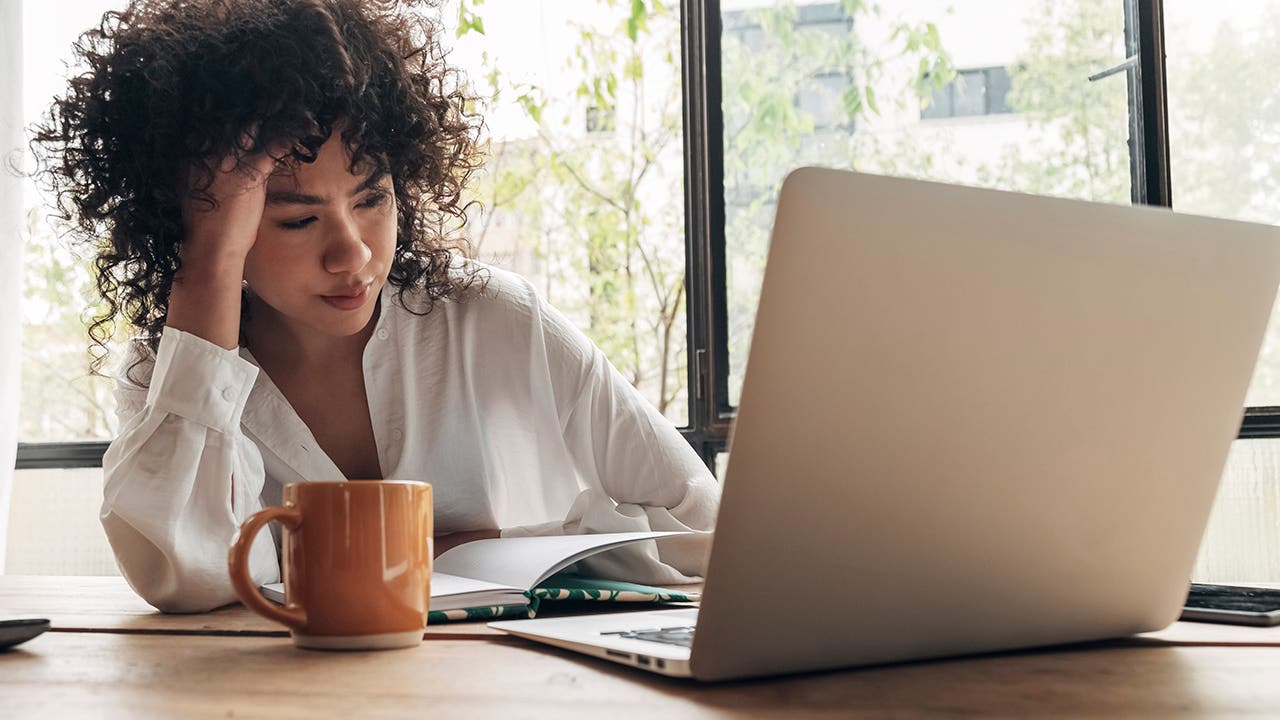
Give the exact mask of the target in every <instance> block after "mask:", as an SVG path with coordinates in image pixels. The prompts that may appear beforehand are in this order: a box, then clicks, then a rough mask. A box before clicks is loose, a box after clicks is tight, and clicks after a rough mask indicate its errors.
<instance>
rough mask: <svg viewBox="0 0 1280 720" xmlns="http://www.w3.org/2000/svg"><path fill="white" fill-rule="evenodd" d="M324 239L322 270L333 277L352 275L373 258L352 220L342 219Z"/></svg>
mask: <svg viewBox="0 0 1280 720" xmlns="http://www.w3.org/2000/svg"><path fill="white" fill-rule="evenodd" d="M332 228H333V230H332V233H331V234H330V235H329V237H328V238H326V245H325V251H324V258H323V263H324V269H325V270H327V271H328V272H330V273H333V274H335V275H341V274H344V273H354V272H358V271H359V270H361V269H363V268H364V266H365V265H367V264H369V260H371V259H372V258H373V251H371V250H370V249H369V246H368V245H366V244H365V242H364V239H363V238H362V237H360V230H359V228H358V227H357V226H356V224H355V222H354V221H353V220H352V218H343V219H342V221H341V222H338V223H335V224H334V225H333V226H332Z"/></svg>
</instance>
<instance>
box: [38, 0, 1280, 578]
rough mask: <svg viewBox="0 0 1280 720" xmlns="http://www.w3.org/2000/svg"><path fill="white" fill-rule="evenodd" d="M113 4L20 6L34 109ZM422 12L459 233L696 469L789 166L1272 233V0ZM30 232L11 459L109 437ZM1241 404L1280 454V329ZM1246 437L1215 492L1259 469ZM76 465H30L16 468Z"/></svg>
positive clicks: (719, 425) (723, 431) (718, 415)
mask: <svg viewBox="0 0 1280 720" xmlns="http://www.w3.org/2000/svg"><path fill="white" fill-rule="evenodd" d="M112 4H113V3H112V2H110V1H109V0H103V1H102V2H91V1H90V0H81V2H78V3H75V4H71V3H67V4H59V5H58V6H57V8H56V12H55V10H54V9H50V8H49V7H45V6H44V5H42V4H39V3H35V2H34V1H33V0H28V1H27V2H26V3H25V5H24V8H25V11H26V19H25V23H26V28H27V30H26V32H27V37H28V40H29V42H28V43H27V52H28V55H27V63H26V66H27V72H28V78H27V92H26V107H27V108H28V114H29V116H30V115H31V113H33V112H37V111H39V110H40V109H42V108H43V107H44V105H45V104H46V103H47V99H48V96H49V95H50V94H51V93H52V92H53V90H54V89H56V87H57V85H56V83H54V82H52V79H56V78H55V77H54V76H55V75H56V74H57V72H56V71H57V70H58V68H59V67H60V66H59V64H58V62H57V58H60V57H64V56H65V55H66V53H65V52H64V48H66V47H67V45H68V44H69V42H70V40H71V38H72V37H73V36H74V35H75V34H76V32H78V31H79V30H80V29H81V28H83V27H87V26H88V25H89V24H90V23H91V22H92V20H93V19H94V18H95V17H96V16H97V15H98V14H100V12H101V11H102V10H103V9H104V8H106V7H110V6H111V5H112ZM441 12H443V13H444V18H445V22H446V25H447V26H449V27H450V28H452V29H453V30H456V31H459V32H458V37H457V38H456V41H451V42H453V44H454V46H455V47H454V56H453V58H454V61H455V62H457V63H459V64H461V65H463V66H464V67H465V68H467V69H468V71H469V73H470V77H471V79H472V82H473V84H474V87H475V89H476V91H477V92H478V93H479V94H480V95H482V96H484V98H485V112H486V117H487V120H488V123H489V127H490V134H491V140H492V145H491V153H490V162H489V163H488V165H487V167H486V169H485V171H484V173H483V174H482V176H481V177H480V178H479V182H478V183H477V185H476V186H475V191H476V199H478V200H480V201H481V202H482V203H483V204H484V206H485V210H484V212H483V213H482V214H479V215H477V216H475V217H473V223H472V225H471V228H470V231H471V233H472V240H473V242H474V244H475V246H476V247H477V249H478V251H479V254H480V256H481V257H482V258H483V259H486V260H490V261H493V262H496V263H498V264H501V265H503V266H505V267H509V268H511V269H514V270H516V271H517V272H521V273H522V274H524V275H526V276H527V277H530V278H531V279H532V280H534V282H535V284H536V285H537V287H538V288H539V289H540V291H541V292H543V293H544V294H545V295H546V297H547V298H548V299H549V300H550V301H551V302H553V303H555V304H556V305H557V306H560V307H561V308H562V309H564V310H565V311H566V312H567V313H568V314H569V315H570V316H571V317H572V318H573V319H574V320H575V321H576V322H577V323H578V324H580V325H581V326H582V327H583V328H584V329H585V330H587V332H588V333H589V334H590V335H591V337H592V338H593V339H594V340H595V341H596V342H597V343H598V344H600V345H601V347H602V348H603V349H604V350H605V352H606V353H608V354H609V356H610V357H611V358H612V359H613V361H614V362H615V364H617V365H618V367H619V369H620V370H622V371H623V373H624V375H626V376H627V377H628V378H629V379H631V380H632V381H633V382H634V383H635V384H636V385H637V387H639V388H640V389H641V390H642V391H643V392H644V393H645V395H646V396H647V397H649V398H650V400H652V401H653V402H654V403H655V404H656V405H658V406H659V407H660V408H662V410H663V412H665V413H666V414H667V416H668V417H669V418H671V419H672V420H673V421H674V422H676V423H677V424H680V425H682V426H683V428H684V433H685V435H686V437H687V438H688V439H689V441H690V442H691V443H693V444H694V446H695V447H696V448H697V449H698V450H699V452H701V453H702V456H703V457H704V458H705V459H706V460H707V461H708V463H709V464H710V465H713V466H719V467H723V462H722V461H723V459H724V451H725V449H726V445H727V439H728V436H729V429H730V424H731V421H732V418H733V413H734V409H735V406H736V404H737V400H738V393H739V390H740V387H741V381H742V370H743V364H744V361H745V359H746V356H747V352H748V350H749V341H750V335H751V329H752V322H753V317H754V312H755V304H756V297H757V294H758V288H759V283H760V280H761V277H762V272H763V266H764V258H765V253H766V251H767V245H768V237H769V231H770V229H771V222H772V215H773V210H774V203H775V200H776V193H777V188H778V185H779V183H780V182H781V179H782V178H783V176H784V175H785V173H786V171H788V170H789V169H791V168H793V167H795V166H798V165H803V164H816V165H827V166H835V167H844V168H854V169H859V170H865V171H873V172H879V173H886V174H896V175H904V176H912V177H921V178H929V179H937V180H943V181H953V182H962V183H968V184H978V185H985V186H989V187H996V188H1003V189H1014V190H1020V191H1025V192H1032V193H1041V194H1049V195H1058V196H1064V197H1074V198H1082V199H1090V200H1096V201H1105V202H1117V203H1130V202H1146V203H1154V204H1173V206H1174V207H1176V208H1180V209H1185V210H1189V211H1193V212H1203V213H1210V214H1217V215H1223V216H1227V217H1234V218H1241V219H1252V220H1264V221H1268V222H1278V221H1280V205H1276V201H1275V198H1277V197H1280V192H1277V191H1276V188H1273V187H1272V185H1274V184H1275V183H1276V182H1277V180H1276V178H1280V168H1278V167H1276V162H1280V161H1276V160H1273V158H1280V147H1276V140H1275V137H1277V136H1280V134H1278V133H1276V132H1275V130H1276V125H1277V123H1280V116H1278V115H1276V112H1273V110H1274V108H1277V107H1280V103H1277V102H1274V101H1273V100H1274V99H1275V98H1274V97H1273V96H1274V95H1275V94H1276V92H1277V91H1276V90H1275V89H1274V88H1273V87H1272V86H1271V84H1268V76H1267V74H1266V73H1258V72H1246V71H1244V70H1242V68H1245V69H1247V68H1258V67H1271V66H1272V65H1273V64H1274V63H1271V62H1269V61H1270V60H1271V59H1272V55H1273V54H1275V53H1276V52H1277V51H1276V50H1275V48H1277V47H1280V43H1277V42H1276V41H1277V40H1278V39H1280V37H1276V35H1277V33H1278V32H1280V30H1277V28H1280V22H1277V21H1278V20H1280V14H1277V13H1280V11H1277V10H1275V9H1274V8H1272V7H1271V6H1270V5H1268V4H1267V3H1260V2H1249V3H1218V4H1205V3H1196V2H1192V0H1163V2H1162V1H1161V0H1065V1H1063V0H1032V1H1030V2H1026V3H1010V2H1006V1H1004V0H971V1H970V2H966V3H946V2H942V0H904V1H902V2H895V3H878V4H877V3H865V2H859V1H857V0H839V1H835V0H782V1H781V2H779V1H776V0H703V1H697V0H684V1H683V2H680V3H675V2H670V0H667V1H666V2H657V1H655V0H645V1H643V2H634V3H625V2H619V1H618V0H539V1H532V2H529V1H520V0H484V2H482V3H481V2H477V1H476V0H452V1H451V2H449V3H446V4H445V5H444V6H443V8H442V10H441ZM460 18H467V19H470V20H475V19H479V20H481V21H482V22H470V21H469V22H465V23H464V22H458V19H460ZM1162 18H1163V21H1162ZM1166 47H1167V48H1168V52H1167V58H1168V59H1167V71H1166V67H1165V63H1162V62H1161V60H1160V59H1161V58H1163V57H1164V56H1165V48H1166ZM704 69H705V72H704ZM41 73H48V75H49V77H48V78H45V79H41V77H40V74H41ZM1166 93H1167V97H1168V101H1167V106H1168V108H1167V110H1168V111H1167V115H1166V113H1165V110H1164V108H1165V95H1166ZM943 119H962V121H957V122H952V121H940V120H943ZM1171 180H1172V184H1171ZM1171 187H1172V191H1171ZM29 206H30V207H32V208H36V207H39V206H38V204H37V203H36V202H35V200H34V199H32V200H31V201H30V204H29ZM39 213H40V211H34V214H33V215H32V218H31V223H32V225H31V227H30V228H29V234H30V238H31V239H32V240H33V242H31V243H30V244H29V248H30V250H29V253H30V255H29V257H28V268H27V276H26V277H27V287H28V291H27V299H28V303H27V307H28V309H27V312H28V313H30V315H29V317H28V320H27V325H26V328H27V335H26V343H27V355H26V358H28V360H29V362H30V367H29V368H27V367H24V372H25V373H27V374H26V375H25V378H24V390H25V396H26V399H24V405H23V432H24V436H23V440H26V441H39V442H54V441H61V442H70V441H79V440H86V439H92V438H96V439H105V438H107V437H109V436H110V434H111V432H112V431H113V429H114V428H113V427H112V426H111V422H112V420H111V417H110V413H109V410H110V399H109V388H107V387H105V386H102V385H98V386H95V385H92V384H91V383H89V381H87V380H82V379H77V377H78V376H77V375H76V373H82V371H83V366H84V360H85V358H84V357H83V355H82V353H83V348H84V342H83V340H82V337H81V335H80V329H79V326H78V325H77V324H76V323H77V321H78V317H79V314H80V313H81V312H82V311H83V309H84V303H85V302H87V300H85V299H84V298H86V297H87V295H85V294H84V293H85V291H86V290H87V288H86V287H85V285H84V280H83V279H77V278H84V277H87V274H86V273H87V269H86V267H85V260H84V259H82V258H75V257H74V256H72V255H70V254H68V253H67V252H66V251H65V250H64V249H63V248H62V247H61V246H60V245H59V243H58V241H57V240H56V236H55V235H54V234H53V232H52V231H51V230H49V229H47V228H45V227H43V226H41V225H40V223H41V222H42V216H41V215H40V214H39ZM686 279H687V282H686ZM68 297H72V298H74V300H72V301H71V302H68V301H67V298H68ZM1248 402H1249V404H1250V405H1251V406H1253V407H1251V408H1250V409H1249V410H1248V411H1247V415H1246V419H1245V423H1244V426H1243V428H1242V437H1272V438H1280V325H1277V326H1275V327H1273V328H1272V331H1271V332H1270V333H1269V336H1268V340H1267V344H1266V347H1265V348H1264V355H1263V362H1262V363H1261V365H1260V366H1259V369H1258V373H1257V376H1256V377H1255V380H1254V383H1253V386H1252V388H1251V390H1250V394H1249V400H1248ZM1250 442H1253V441H1247V440H1242V441H1240V443H1238V445H1239V446H1240V447H1242V448H1251V450H1250V451H1249V452H1245V451H1243V450H1241V451H1238V452H1237V454H1236V455H1233V461H1232V463H1233V464H1232V467H1233V468H1236V469H1235V470H1230V471H1229V476H1231V473H1235V474H1236V475H1240V474H1241V473H1242V472H1244V471H1243V470H1240V468H1242V467H1244V466H1245V465H1247V464H1248V463H1249V462H1253V461H1250V460H1247V458H1249V457H1257V458H1262V460H1257V462H1258V463H1261V462H1264V461H1265V462H1267V463H1270V462H1272V461H1271V460H1268V459H1267V458H1269V457H1270V456H1269V455H1268V453H1270V450H1266V451H1265V452H1264V450H1263V448H1264V445H1262V444H1260V445H1256V446H1250V445H1249V443H1250ZM94 447H97V452H98V453H100V451H101V448H100V446H90V447H89V448H88V449H85V448H84V447H83V446H78V445H58V446H53V445H46V446H40V447H35V446H27V447H25V448H24V450H23V451H21V452H20V463H21V462H24V460H23V458H25V462H28V463H32V462H35V461H36V459H37V458H38V457H44V458H45V460H47V461H48V462H53V463H56V462H58V461H59V460H58V459H59V458H64V459H65V458H70V457H71V455H69V454H68V453H75V452H78V453H80V454H81V457H82V458H83V457H84V456H92V455H93V454H94V449H93V448H94ZM1267 447H1269V445H1267ZM77 448H79V449H77ZM718 458H719V461H718V460H717V459H718ZM1241 458H1246V459H1244V460H1241ZM65 461H66V462H70V460H65ZM1268 467H1269V466H1268ZM1261 474H1262V475H1265V473H1261ZM1251 482H1252V481H1251ZM1258 482H1262V481H1261V480H1259V481H1258ZM1226 491H1227V490H1225V489H1224V492H1226ZM1231 492H1234V490H1232V491H1231ZM1268 492H1270V491H1268ZM1270 522H1272V524H1274V518H1273V519H1272V520H1271V521H1270ZM1215 527H1217V531H1216V535H1215V537H1226V536H1227V535H1230V533H1229V532H1226V531H1224V530H1223V529H1222V528H1223V527H1225V526H1223V525H1221V524H1220V523H1219V524H1218V525H1216V526H1215ZM1224 533H1226V534H1224ZM1206 567H1207V566H1206Z"/></svg>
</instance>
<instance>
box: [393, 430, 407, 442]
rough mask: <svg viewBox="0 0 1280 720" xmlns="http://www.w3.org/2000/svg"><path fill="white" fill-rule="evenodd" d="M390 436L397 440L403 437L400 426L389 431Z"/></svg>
mask: <svg viewBox="0 0 1280 720" xmlns="http://www.w3.org/2000/svg"><path fill="white" fill-rule="evenodd" d="M391 437H393V438H395V439H396V440H399V439H401V438H403V437H404V431H403V430H401V429H400V428H394V429H393V430H392V431H391Z"/></svg>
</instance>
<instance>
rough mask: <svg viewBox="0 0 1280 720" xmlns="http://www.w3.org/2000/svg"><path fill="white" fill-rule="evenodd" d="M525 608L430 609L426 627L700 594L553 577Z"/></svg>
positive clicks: (531, 596) (532, 592)
mask: <svg viewBox="0 0 1280 720" xmlns="http://www.w3.org/2000/svg"><path fill="white" fill-rule="evenodd" d="M525 596H526V597H528V598H529V604H528V605H492V606H486V607H474V608H463V609H459V610H432V611H431V612H430V613H428V614H427V622H428V624H432V625H435V624H439V623H446V622H458V621H467V622H475V621H487V620H514V619H519V618H531V617H534V616H535V615H537V613H538V607H539V606H540V604H541V603H542V602H544V601H547V602H555V601H560V600H568V601H583V600H587V601H592V600H594V601H601V602H696V601H697V600H699V599H701V595H700V594H699V593H694V592H683V591H679V590H672V589H670V588H660V587H652V586H649V585H638V584H636V583H629V582H620V581H617V580H598V579H596V578H585V577H582V576H579V575H553V576H552V577H549V578H547V579H546V581H545V582H543V583H542V584H541V585H539V586H538V587H536V588H534V589H533V590H530V591H527V592H526V593H525Z"/></svg>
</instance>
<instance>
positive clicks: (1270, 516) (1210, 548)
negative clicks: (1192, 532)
mask: <svg viewBox="0 0 1280 720" xmlns="http://www.w3.org/2000/svg"><path fill="white" fill-rule="evenodd" d="M1276 548H1280V440H1237V441H1235V443H1234V444H1233V445H1232V446H1231V455H1230V457H1229V458H1228V460H1227V467H1226V470H1225V471H1224V473H1223V476H1222V484H1221V485H1219V486H1218V495H1217V499H1215V500H1214V504H1213V513H1212V514H1211V515H1210V516H1209V525H1208V528H1207V529H1206V531H1205V535H1204V540H1203V541H1202V542H1201V543H1200V554H1199V555H1198V556H1197V557H1196V565H1195V569H1194V570H1193V571H1192V573H1191V579H1192V581H1194V582H1208V583H1232V582H1280V552H1277V551H1276Z"/></svg>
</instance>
